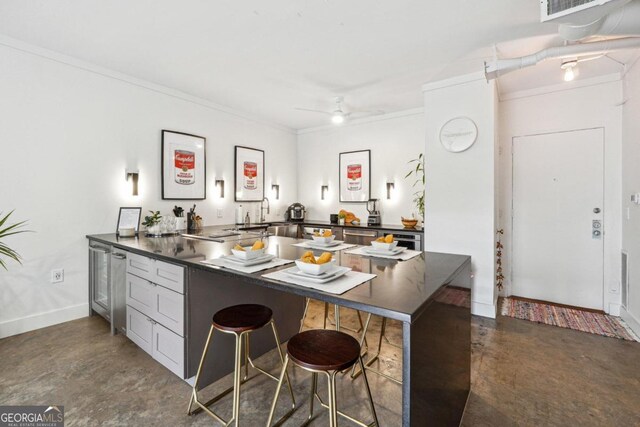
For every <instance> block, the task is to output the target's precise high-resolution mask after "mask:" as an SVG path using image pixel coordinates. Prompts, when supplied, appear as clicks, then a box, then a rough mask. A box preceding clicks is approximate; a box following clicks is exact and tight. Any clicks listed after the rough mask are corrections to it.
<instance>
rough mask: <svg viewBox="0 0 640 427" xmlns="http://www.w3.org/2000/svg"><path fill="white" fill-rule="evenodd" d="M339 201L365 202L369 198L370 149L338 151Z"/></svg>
mask: <svg viewBox="0 0 640 427" xmlns="http://www.w3.org/2000/svg"><path fill="white" fill-rule="evenodd" d="M339 174H340V176H339V178H340V202H343V203H350V202H351V203H366V202H367V201H368V200H369V199H370V198H371V150H361V151H349V152H346V153H340V173H339Z"/></svg>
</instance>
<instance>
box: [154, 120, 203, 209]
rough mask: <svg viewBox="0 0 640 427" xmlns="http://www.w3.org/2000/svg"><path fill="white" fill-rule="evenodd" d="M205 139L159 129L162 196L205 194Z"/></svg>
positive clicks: (200, 196)
mask: <svg viewBox="0 0 640 427" xmlns="http://www.w3.org/2000/svg"><path fill="white" fill-rule="evenodd" d="M205 143H206V139H205V138H204V137H202V136H197V135H190V134H188V133H182V132H174V131H170V130H163V131H162V198H163V199H164V200H203V199H205V198H206V197H207V195H206V194H207V184H206V181H207V171H206V159H205Z"/></svg>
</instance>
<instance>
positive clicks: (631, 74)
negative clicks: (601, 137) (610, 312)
mask: <svg viewBox="0 0 640 427" xmlns="http://www.w3.org/2000/svg"><path fill="white" fill-rule="evenodd" d="M624 96H625V99H626V101H627V102H626V103H625V104H624V107H623V113H622V141H623V142H622V209H623V213H622V214H623V215H622V217H623V219H622V248H623V249H624V250H625V251H626V252H627V253H628V256H629V259H628V264H629V304H628V306H627V307H626V310H625V309H623V310H622V313H621V314H622V317H623V318H624V319H625V320H626V321H627V323H629V325H631V326H632V327H633V328H634V330H635V332H636V333H637V334H640V206H638V205H636V204H634V203H631V194H634V193H638V192H640V167H639V166H638V164H639V163H640V62H638V61H637V62H636V63H635V66H633V68H631V69H630V70H629V71H628V72H627V74H626V75H625V76H624ZM627 212H628V213H629V216H628V217H627Z"/></svg>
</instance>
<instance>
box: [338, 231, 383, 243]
mask: <svg viewBox="0 0 640 427" xmlns="http://www.w3.org/2000/svg"><path fill="white" fill-rule="evenodd" d="M343 234H344V242H345V243H350V244H354V245H370V244H371V242H373V241H374V240H376V239H377V238H378V232H377V231H376V230H358V229H350V228H345V229H344V231H343Z"/></svg>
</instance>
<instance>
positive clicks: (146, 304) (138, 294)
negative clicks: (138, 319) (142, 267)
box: [127, 274, 157, 318]
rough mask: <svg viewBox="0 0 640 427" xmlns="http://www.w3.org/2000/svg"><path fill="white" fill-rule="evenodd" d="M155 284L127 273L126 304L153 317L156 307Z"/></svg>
mask: <svg viewBox="0 0 640 427" xmlns="http://www.w3.org/2000/svg"><path fill="white" fill-rule="evenodd" d="M156 288H157V285H154V284H153V283H151V282H149V281H148V280H145V279H141V278H140V277H138V276H134V275H133V274H127V305H130V306H131V307H133V308H135V309H136V310H138V311H140V312H141V313H143V314H146V315H147V316H149V317H151V318H153V317H154V316H153V315H154V313H155V307H156V294H157V292H156Z"/></svg>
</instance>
